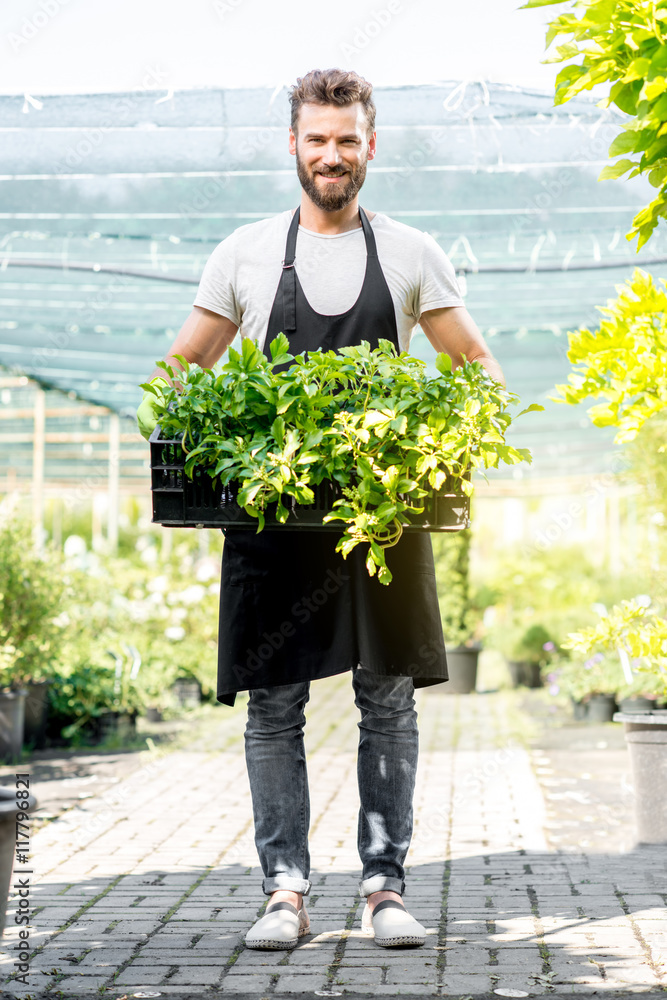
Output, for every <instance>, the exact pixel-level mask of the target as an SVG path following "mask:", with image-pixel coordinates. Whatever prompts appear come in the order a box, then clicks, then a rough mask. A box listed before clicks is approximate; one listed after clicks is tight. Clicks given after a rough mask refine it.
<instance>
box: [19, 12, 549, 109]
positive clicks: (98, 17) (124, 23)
mask: <svg viewBox="0 0 667 1000" xmlns="http://www.w3.org/2000/svg"><path fill="white" fill-rule="evenodd" d="M557 10H560V8H554V7H553V6H551V7H546V8H538V9H533V10H520V9H519V0H336V2H335V3H322V2H316V0H2V3H1V4H0V94H24V93H28V94H30V95H33V96H35V97H39V96H41V95H47V94H59V93H60V94H65V93H67V94H75V93H80V94H83V93H104V92H115V91H125V90H135V89H145V88H146V87H150V88H151V89H153V87H154V88H155V89H156V90H160V89H164V90H165V91H168V90H170V89H171V90H183V89H191V88H200V87H225V88H227V87H258V86H260V87H272V88H273V87H276V86H280V85H283V84H288V85H289V84H291V83H293V82H294V81H295V79H296V77H297V76H303V75H304V74H305V73H306V72H308V70H310V69H314V68H316V67H317V68H327V67H331V66H340V67H342V68H344V69H354V70H356V71H357V72H358V73H361V74H362V76H365V77H366V78H367V79H368V80H370V82H371V83H373V84H374V85H375V86H388V85H396V84H424V83H437V82H441V81H445V80H478V79H484V80H486V81H489V82H493V83H509V84H513V85H515V86H519V87H524V88H527V89H531V90H538V91H543V92H544V91H546V92H553V81H554V78H555V76H556V73H557V72H558V69H559V66H558V65H557V64H556V65H547V66H544V65H541V63H540V61H541V59H543V58H544V56H545V51H544V35H545V27H544V26H545V23H546V21H547V20H548V18H549V17H550V16H551V17H553V16H554V14H555V12H556V11H557ZM147 81H148V82H147Z"/></svg>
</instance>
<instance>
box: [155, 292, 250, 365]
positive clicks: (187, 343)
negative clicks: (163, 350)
mask: <svg viewBox="0 0 667 1000" xmlns="http://www.w3.org/2000/svg"><path fill="white" fill-rule="evenodd" d="M237 330H238V327H237V326H236V325H235V324H234V323H232V321H231V320H230V319H227V317H226V316H220V315H218V313H214V312H211V310H210V309H202V308H201V307H200V306H193V307H192V312H191V313H190V315H189V316H188V318H187V319H186V321H185V323H184V324H183V326H182V327H181V329H180V332H179V334H178V336H177V337H176V340H175V341H174V343H173V344H172V345H171V347H170V348H169V353H168V354H166V355H165V357H164V360H165V361H166V362H167V364H169V365H171V366H172V368H182V367H183V366H182V365H180V364H179V363H178V361H176V359H175V358H174V354H182V355H183V357H184V358H185V359H186V360H187V361H190V362H192V363H194V364H198V365H200V366H201V367H202V368H211V367H212V366H213V365H214V364H215V363H216V361H217V360H218V359H219V358H220V357H221V356H222V355H223V354H224V352H225V351H226V350H227V348H228V347H229V345H230V344H231V342H232V340H233V339H234V337H235V336H236V331H237ZM158 375H159V376H160V377H161V378H166V374H165V372H164V371H163V370H162V368H155V369H154V371H153V372H152V373H151V375H150V376H149V381H150V379H152V378H155V377H156V376H158Z"/></svg>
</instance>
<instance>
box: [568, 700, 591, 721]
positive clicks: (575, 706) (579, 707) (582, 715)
mask: <svg viewBox="0 0 667 1000" xmlns="http://www.w3.org/2000/svg"><path fill="white" fill-rule="evenodd" d="M570 701H571V702H572V718H573V719H574V720H575V721H576V722H583V720H584V719H587V718H588V702H586V701H577V700H576V699H575V698H570Z"/></svg>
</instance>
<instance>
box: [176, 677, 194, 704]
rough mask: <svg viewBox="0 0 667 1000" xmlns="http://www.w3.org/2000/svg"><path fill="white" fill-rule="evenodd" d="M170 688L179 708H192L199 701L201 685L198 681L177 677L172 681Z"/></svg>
mask: <svg viewBox="0 0 667 1000" xmlns="http://www.w3.org/2000/svg"><path fill="white" fill-rule="evenodd" d="M171 690H172V691H173V692H174V695H175V696H176V700H177V701H178V704H179V705H180V706H181V708H194V707H195V706H196V705H199V704H200V703H201V687H200V685H199V681H195V680H187V678H185V677H179V678H178V680H176V681H174V683H173V684H172V686H171Z"/></svg>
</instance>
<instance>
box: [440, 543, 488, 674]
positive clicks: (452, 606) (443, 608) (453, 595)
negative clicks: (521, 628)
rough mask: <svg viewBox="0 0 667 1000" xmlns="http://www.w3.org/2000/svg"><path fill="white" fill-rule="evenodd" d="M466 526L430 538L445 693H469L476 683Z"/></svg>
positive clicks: (475, 620)
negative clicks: (444, 661)
mask: <svg viewBox="0 0 667 1000" xmlns="http://www.w3.org/2000/svg"><path fill="white" fill-rule="evenodd" d="M470 541H471V531H470V529H469V528H466V529H464V530H463V531H457V532H454V533H452V534H446V533H442V534H439V535H435V536H434V537H433V556H434V560H435V578H436V584H437V588H438V602H439V604H440V613H441V616H442V631H443V635H444V638H445V646H446V648H447V669H448V672H449V680H448V681H447V683H446V686H445V688H444V689H443V690H444V691H445V693H447V694H470V693H471V692H472V691H474V690H475V686H476V684H477V666H478V660H479V654H480V650H481V648H482V647H481V642H480V641H479V639H478V629H479V625H480V622H481V613H480V611H479V609H478V608H477V607H476V606H475V604H474V602H473V600H472V597H471V587H470Z"/></svg>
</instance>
